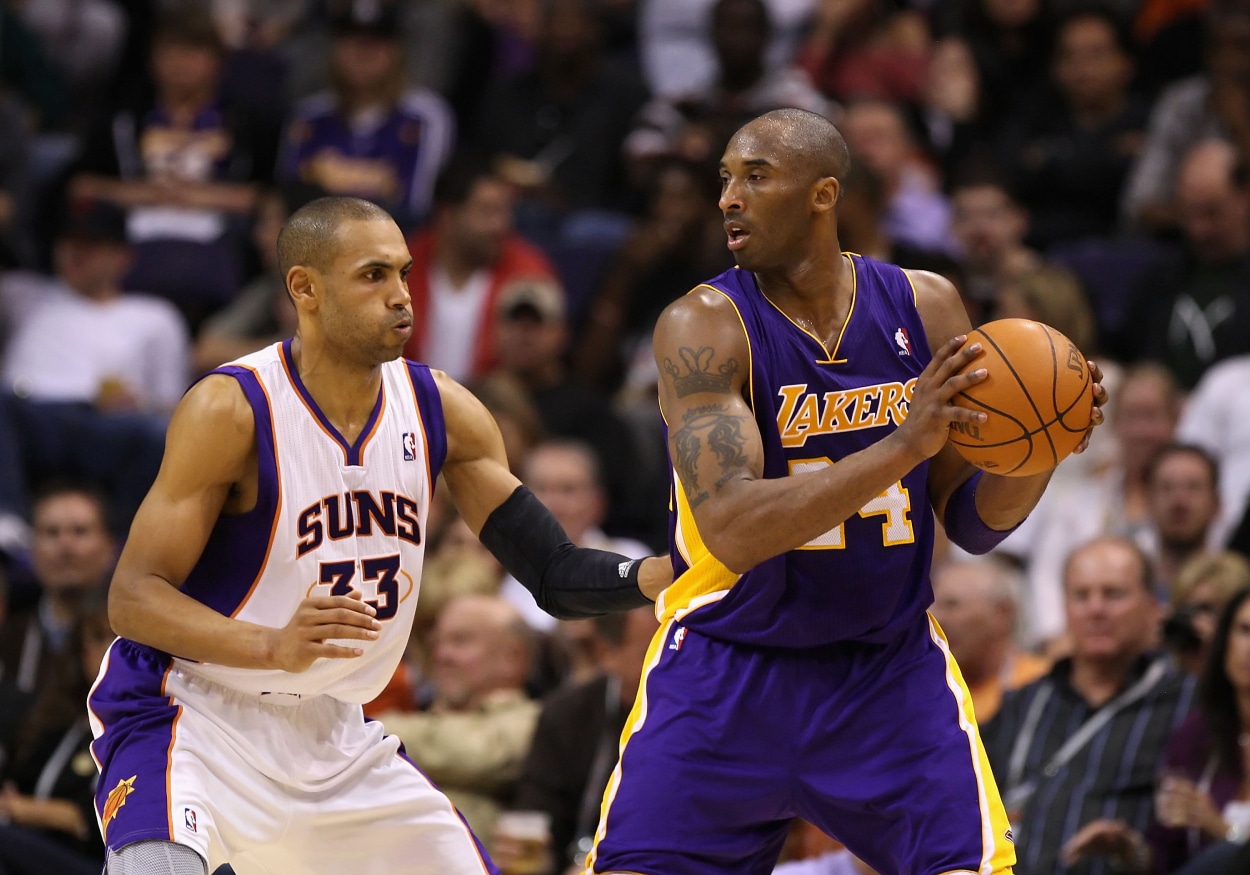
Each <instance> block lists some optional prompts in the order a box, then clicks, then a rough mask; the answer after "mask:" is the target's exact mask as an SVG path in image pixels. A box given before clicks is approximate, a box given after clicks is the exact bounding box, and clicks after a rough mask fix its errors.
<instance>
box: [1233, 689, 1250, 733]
mask: <svg viewBox="0 0 1250 875" xmlns="http://www.w3.org/2000/svg"><path fill="white" fill-rule="evenodd" d="M1236 696H1237V718H1238V722H1239V723H1240V724H1241V732H1242V733H1246V732H1250V690H1238V691H1237V693H1236Z"/></svg>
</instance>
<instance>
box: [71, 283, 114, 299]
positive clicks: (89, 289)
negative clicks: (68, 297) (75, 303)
mask: <svg viewBox="0 0 1250 875" xmlns="http://www.w3.org/2000/svg"><path fill="white" fill-rule="evenodd" d="M73 289H74V291H76V292H78V294H80V295H82V296H83V297H84V298H87V299H88V300H91V301H101V302H104V301H112V300H114V299H115V298H119V297H121V293H122V290H121V289H120V288H118V286H117V285H116V284H115V283H100V282H96V283H89V284H86V285H81V286H73Z"/></svg>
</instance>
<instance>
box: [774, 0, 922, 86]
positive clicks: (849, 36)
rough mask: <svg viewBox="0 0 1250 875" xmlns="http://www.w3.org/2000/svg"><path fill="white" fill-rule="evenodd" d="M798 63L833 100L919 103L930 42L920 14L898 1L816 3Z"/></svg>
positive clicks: (824, 1) (835, 0)
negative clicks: (872, 99) (865, 99)
mask: <svg viewBox="0 0 1250 875" xmlns="http://www.w3.org/2000/svg"><path fill="white" fill-rule="evenodd" d="M815 5H816V9H815V11H814V13H813V20H812V26H811V31H810V34H809V36H808V38H807V41H806V43H805V44H804V46H803V48H802V50H801V51H800V53H799V58H798V64H799V66H800V67H801V68H802V69H803V70H805V71H806V72H807V75H808V76H809V77H810V78H811V80H812V82H813V83H814V84H815V85H816V86H817V87H818V88H819V89H820V90H821V91H822V92H823V93H825V94H827V95H829V96H831V97H833V98H836V99H837V100H842V101H846V100H853V99H856V98H875V99H877V100H887V101H897V102H904V103H919V102H920V101H921V98H922V95H923V94H924V89H925V78H926V74H927V72H928V66H929V59H930V53H931V51H932V48H933V42H932V39H931V36H930V33H929V25H928V23H927V22H926V21H925V19H924V16H923V14H922V13H921V12H920V11H919V10H918V9H914V8H908V6H907V5H906V4H904V3H900V2H897V0H849V2H848V0H819V2H817V3H816V4H815Z"/></svg>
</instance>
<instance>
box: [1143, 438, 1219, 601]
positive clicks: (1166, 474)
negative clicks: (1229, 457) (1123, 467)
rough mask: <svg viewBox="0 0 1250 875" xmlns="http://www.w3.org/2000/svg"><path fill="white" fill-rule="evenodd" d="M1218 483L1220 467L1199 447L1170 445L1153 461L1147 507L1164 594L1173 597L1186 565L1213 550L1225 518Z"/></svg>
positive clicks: (1147, 478)
mask: <svg viewBox="0 0 1250 875" xmlns="http://www.w3.org/2000/svg"><path fill="white" fill-rule="evenodd" d="M1219 483H1220V473H1219V465H1218V464H1217V463H1216V461H1215V460H1214V459H1213V458H1211V456H1210V454H1209V453H1207V451H1206V450H1203V449H1202V448H1200V447H1194V446H1189V445H1186V444H1169V445H1168V446H1166V447H1164V448H1163V449H1162V450H1160V451H1159V452H1158V453H1157V454H1156V455H1155V457H1154V459H1153V460H1152V461H1151V463H1150V468H1149V470H1148V471H1147V474H1146V504H1147V507H1148V508H1149V514H1150V522H1151V529H1152V532H1151V541H1152V547H1153V550H1154V559H1155V572H1156V577H1157V580H1158V581H1159V585H1160V587H1161V591H1162V592H1165V593H1169V594H1170V593H1171V591H1172V586H1173V584H1174V583H1175V581H1176V576H1177V574H1178V573H1179V572H1180V569H1181V568H1182V567H1183V566H1184V564H1185V563H1186V562H1188V561H1189V560H1191V559H1193V558H1194V557H1196V556H1200V555H1202V554H1203V553H1206V552H1207V551H1208V550H1209V549H1210V546H1211V527H1212V525H1214V523H1215V521H1216V520H1217V519H1218V518H1219V513H1220V492H1219Z"/></svg>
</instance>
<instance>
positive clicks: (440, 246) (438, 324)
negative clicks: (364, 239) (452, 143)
mask: <svg viewBox="0 0 1250 875" xmlns="http://www.w3.org/2000/svg"><path fill="white" fill-rule="evenodd" d="M514 207H515V203H514V195H513V191H512V187H511V186H510V185H509V184H508V183H507V182H505V181H504V180H503V179H502V178H500V177H499V176H498V175H497V174H495V173H494V172H493V171H491V170H489V169H488V168H487V167H486V166H485V165H482V164H477V163H474V162H471V161H456V162H453V163H452V164H451V165H450V166H448V168H447V169H446V170H445V171H444V172H443V174H442V175H441V176H440V177H439V180H438V184H437V186H436V187H435V190H434V215H433V221H432V223H431V224H430V226H429V227H428V228H425V229H423V230H421V231H418V232H417V233H416V234H414V235H412V236H411V237H409V239H408V248H409V249H410V250H411V251H412V270H411V272H410V273H409V274H408V291H409V294H411V295H412V310H413V317H414V322H415V324H414V329H413V332H412V338H411V339H410V340H409V341H408V345H407V347H406V348H405V349H404V355H406V356H407V357H408V358H411V359H416V360H418V361H421V362H424V363H425V364H428V365H430V367H434V368H438V369H439V370H442V371H446V372H447V373H448V374H449V375H451V377H453V378H454V379H456V380H460V381H472V380H476V379H479V378H481V377H482V376H484V375H485V374H487V373H489V372H490V371H491V370H492V369H493V368H494V367H495V366H496V365H497V364H498V355H497V351H496V348H495V345H496V340H495V332H496V328H497V325H496V321H495V313H496V311H497V309H498V305H499V300H500V297H501V295H503V293H504V292H505V290H508V289H511V288H512V287H514V286H516V285H517V284H519V283H521V284H524V283H536V282H537V283H543V284H546V285H551V286H552V287H553V288H554V289H555V292H554V294H556V295H558V296H559V297H561V298H562V297H563V292H562V291H561V290H560V289H559V287H558V285H556V279H555V269H554V268H553V267H552V266H551V263H550V262H549V261H548V260H547V257H546V256H545V255H543V253H542V252H541V251H540V250H539V249H538V248H537V247H535V246H533V245H532V244H530V243H528V242H527V241H526V240H524V239H523V238H522V237H521V236H520V235H519V234H517V233H516V230H515V227H514V222H513V214H514Z"/></svg>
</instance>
